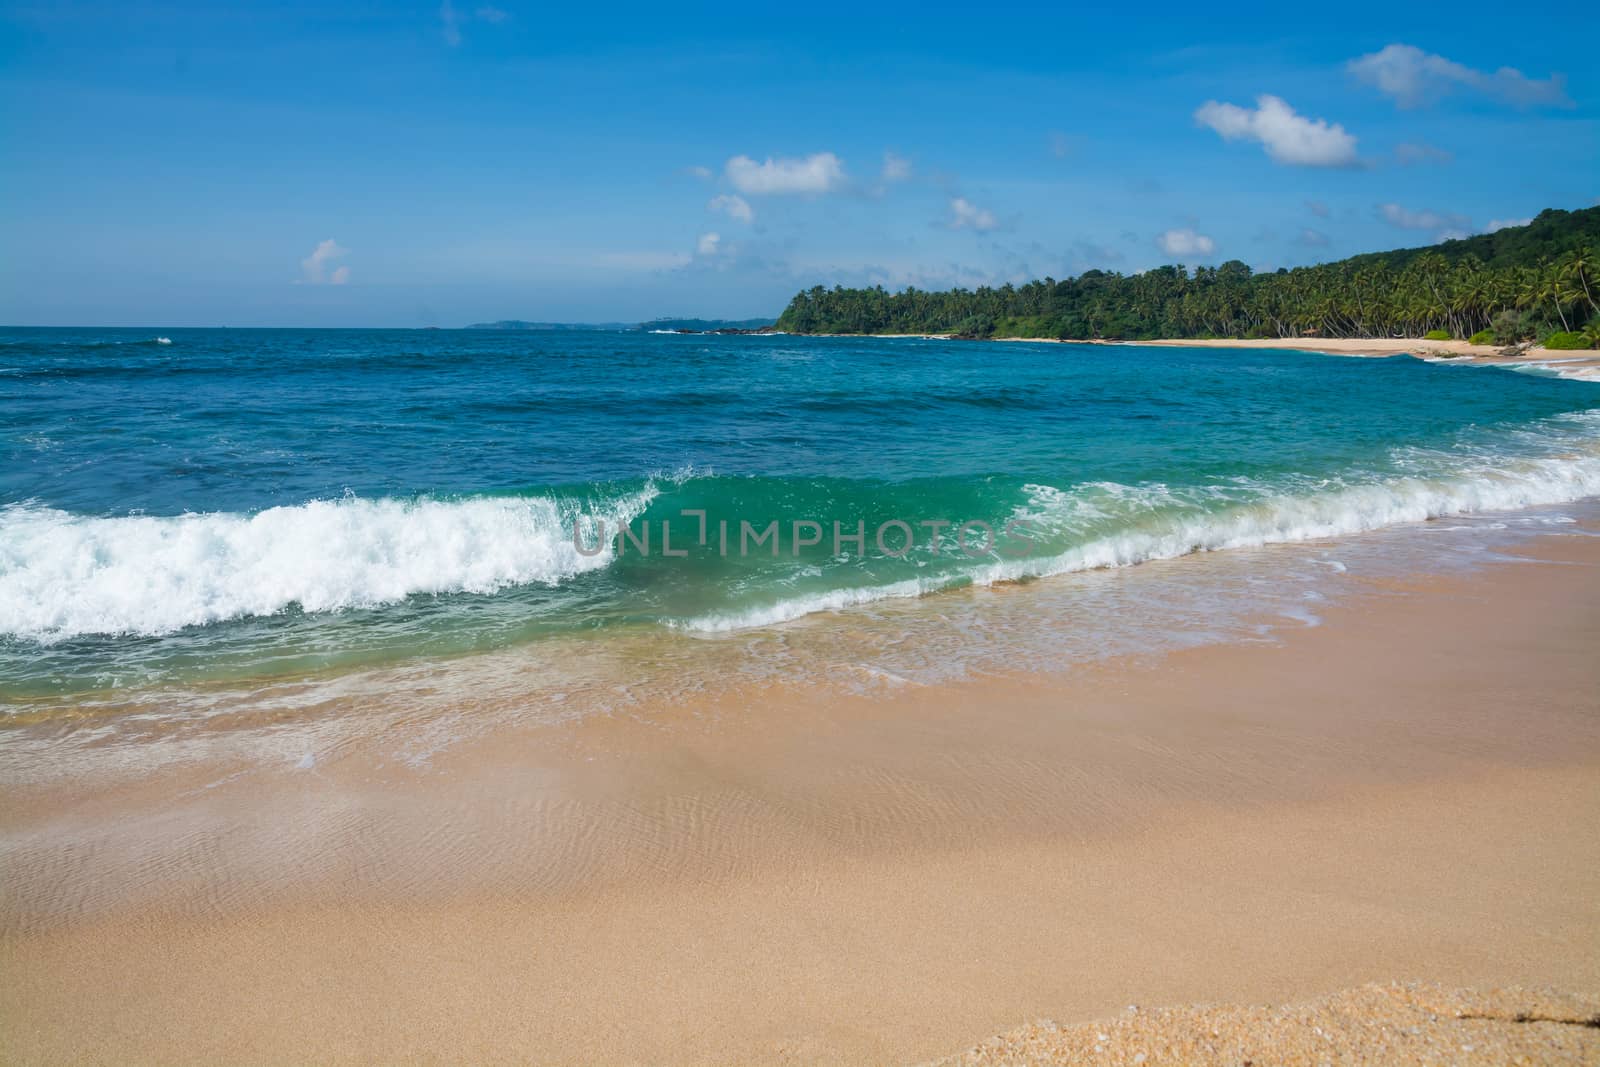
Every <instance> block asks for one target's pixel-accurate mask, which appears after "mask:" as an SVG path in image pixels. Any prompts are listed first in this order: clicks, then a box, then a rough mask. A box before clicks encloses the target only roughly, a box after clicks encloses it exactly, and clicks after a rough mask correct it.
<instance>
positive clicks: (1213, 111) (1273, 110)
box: [1194, 93, 1356, 167]
mask: <svg viewBox="0 0 1600 1067" xmlns="http://www.w3.org/2000/svg"><path fill="white" fill-rule="evenodd" d="M1194 119H1195V121H1196V122H1198V123H1200V125H1202V126H1209V127H1211V128H1212V129H1213V130H1216V131H1217V132H1218V133H1219V134H1221V135H1222V139H1223V140H1225V141H1238V140H1246V141H1259V142H1261V145H1262V147H1263V148H1265V149H1266V150H1267V155H1269V156H1271V157H1272V159H1273V160H1274V161H1275V162H1278V163H1287V164H1289V165H1291V166H1297V167H1348V166H1350V165H1352V164H1354V163H1355V162H1356V139H1355V138H1354V137H1352V136H1351V135H1350V134H1348V133H1346V132H1345V129H1344V127H1343V126H1341V125H1339V124H1338V123H1333V124H1332V125H1329V124H1328V122H1326V121H1325V120H1323V119H1308V118H1306V117H1304V116H1303V115H1297V114H1295V110H1294V108H1292V107H1290V106H1289V105H1288V104H1287V103H1285V102H1284V101H1283V100H1282V99H1280V98H1278V97H1276V96H1273V95H1271V94H1270V93H1263V94H1262V95H1261V96H1258V97H1256V106H1255V110H1251V109H1250V108H1244V107H1239V106H1238V105H1236V104H1222V103H1218V102H1217V101H1215V100H1207V101H1206V102H1205V103H1204V104H1202V105H1200V107H1199V108H1198V109H1197V110H1196V111H1195V113H1194Z"/></svg>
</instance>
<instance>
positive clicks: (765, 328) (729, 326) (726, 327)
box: [464, 318, 776, 333]
mask: <svg viewBox="0 0 1600 1067" xmlns="http://www.w3.org/2000/svg"><path fill="white" fill-rule="evenodd" d="M775 328H776V327H775V326H774V325H773V320H772V319H770V318H768V319H651V320H650V321H649V322H598V323H583V322H526V321H524V320H522V319H501V320H500V321H499V322H474V323H472V324H471V325H469V326H466V327H464V329H468V330H546V331H556V330H613V331H617V330H626V331H640V330H642V331H645V332H650V331H652V330H653V331H655V332H657V333H771V332H772V331H773V330H774V329H775Z"/></svg>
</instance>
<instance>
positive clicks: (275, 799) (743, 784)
mask: <svg viewBox="0 0 1600 1067" xmlns="http://www.w3.org/2000/svg"><path fill="white" fill-rule="evenodd" d="M1590 533H1591V536H1574V537H1561V538H1555V539H1546V540H1543V541H1539V542H1535V543H1533V544H1532V545H1530V546H1529V547H1528V549H1527V551H1526V552H1525V553H1524V555H1525V556H1526V557H1527V558H1528V559H1529V560H1531V561H1532V562H1507V563H1502V564H1498V565H1495V566H1492V567H1490V568H1488V569H1486V570H1483V571H1481V572H1477V573H1474V574H1471V575H1467V576H1465V577H1458V578H1449V579H1438V580H1432V579H1430V580H1419V581H1417V582H1414V583H1405V582H1398V583H1397V582H1394V581H1389V582H1384V583H1376V584H1374V585H1373V586H1372V587H1371V588H1369V589H1368V590H1366V592H1365V593H1364V594H1362V595H1361V596H1359V597H1357V598H1356V599H1354V600H1352V601H1350V602H1349V603H1345V604H1342V605H1341V606H1339V607H1338V608H1337V609H1335V610H1333V611H1331V612H1330V613H1329V617H1328V619H1327V621H1326V622H1325V623H1324V624H1323V625H1322V626H1320V627H1316V628H1307V629H1304V630H1297V631H1292V632H1290V633H1289V634H1287V635H1285V636H1284V637H1283V639H1282V640H1281V642H1279V643H1275V644H1265V645H1263V644H1235V645H1226V646H1213V647H1206V648H1198V649H1191V650H1186V651H1182V652H1177V653H1172V654H1169V655H1167V656H1164V657H1158V658H1156V659H1155V660H1151V659H1149V658H1148V657H1146V658H1141V659H1131V660H1118V661H1113V662H1108V663H1105V664H1101V665H1098V666H1095V667H1093V668H1089V669H1085V670H1083V671H1080V672H1076V673H1074V674H1071V675H1068V676H1063V677H1057V678H1048V679H1008V678H988V679H982V680H978V681H975V682H970V683H965V684H952V685H947V686H925V687H916V688H914V689H912V690H908V691H904V692H900V693H898V694H895V695H893V696H890V697H886V698H879V699H852V700H846V699H830V700H827V701H818V700H816V699H815V697H814V694H812V693H809V692H807V691H804V690H795V689H793V688H787V689H775V690H774V689H766V690H760V691H751V692H746V693H743V694H739V695H735V696H731V697H727V698H720V699H718V700H715V701H706V702H702V703H700V704H698V705H695V706H692V707H689V708H684V709H677V710H672V711H664V710H663V711H659V713H651V712H650V711H649V709H646V710H645V711H643V712H640V713H638V714H633V715H625V716H607V717H600V718H595V719H587V720H582V721H578V722H571V723H556V724H550V725H542V726H538V727H533V726H526V727H520V728H518V727H508V728H506V729H502V730H499V731H497V732H496V734H495V735H493V736H491V737H485V738H480V739H477V740H475V741H473V742H472V743H470V744H464V745H461V746H458V747H457V748H455V749H451V750H449V751H446V752H444V753H442V754H441V755H440V756H439V757H438V758H437V759H435V760H434V761H433V762H432V763H430V764H429V765H427V766H426V767H425V768H422V769H412V768H403V767H397V766H394V765H393V764H392V763H390V762H389V761H388V760H387V759H386V757H385V754H384V753H383V752H380V751H376V750H373V749H371V748H366V749H363V748H361V747H359V746H356V747H352V748H350V749H348V750H345V751H341V752H338V753H335V754H332V755H330V756H329V757H328V758H326V759H319V760H318V762H317V763H316V765H315V766H314V767H313V768H309V769H307V768H294V767H293V764H292V763H291V762H290V761H288V760H286V761H285V763H284V765H283V766H282V767H276V768H266V769H260V768H258V769H256V771H255V772H254V773H247V774H242V775H239V776H237V777H232V778H230V777H229V775H234V774H236V773H237V772H238V771H239V768H238V767H235V766H233V765H229V764H224V763H220V762H218V763H212V764H204V763H203V764H201V765H199V766H195V767H190V768H185V769H183V770H182V771H181V772H180V773H170V774H163V775H159V776H151V777H150V778H149V779H148V780H145V781H142V782H131V783H130V782H126V781H123V782H118V783H115V784H114V785H113V786H108V787H105V788H98V789H97V788H96V787H95V785H94V784H92V783H84V782H81V781H57V782H53V783H46V784H41V785H39V786H36V787H28V788H21V787H18V786H17V785H16V784H15V783H12V784H9V785H7V786H6V788H5V792H6V793H7V801H8V803H7V804H6V805H5V806H4V810H5V814H4V815H3V816H0V834H3V837H0V841H3V845H4V854H5V857H6V863H5V866H6V869H7V870H8V871H9V872H11V873H10V874H9V875H8V882H9V890H8V892H7V894H6V895H5V898H4V901H3V902H0V919H3V921H0V931H3V939H0V957H3V958H4V960H5V962H6V971H7V974H8V975H11V976H14V980H13V981H10V982H8V983H7V986H6V988H5V989H3V990H0V1019H3V1020H4V1021H5V1022H4V1026H5V1029H6V1030H7V1031H8V1032H9V1035H10V1036H9V1038H8V1044H9V1045H10V1047H11V1049H12V1053H11V1054H12V1055H13V1056H14V1057H15V1059H16V1060H17V1061H18V1062H43V1061H49V1060H59V1059H62V1058H91V1059H105V1058H121V1059H160V1060H169V1061H175V1062H176V1061H190V1062H199V1061H204V1060H208V1059H210V1060H216V1059H239V1058H242V1057H247V1056H248V1055H249V1054H250V1051H251V1050H252V1049H253V1050H257V1051H259V1050H260V1049H262V1048H271V1049H273V1050H274V1051H275V1055H278V1056H281V1057H282V1058H287V1059H295V1058H318V1059H352V1058H368V1059H371V1058H379V1059H392V1058H403V1057H411V1058H417V1057H422V1058H427V1057H429V1056H435V1057H444V1056H448V1055H451V1054H455V1055H461V1054H463V1053H466V1054H471V1052H472V1050H478V1052H480V1053H483V1054H484V1055H488V1054H490V1053H491V1051H493V1050H499V1052H500V1054H501V1055H504V1052H505V1050H507V1049H515V1050H520V1051H522V1052H523V1054H525V1055H528V1056H530V1057H533V1058H539V1059H551V1060H555V1061H566V1062H583V1061H591V1062H592V1061H605V1062H616V1061H622V1060H643V1061H648V1062H681V1063H690V1062H708V1061H711V1062H727V1061H740V1062H795V1061H816V1060H823V1061H829V1062H909V1061H913V1060H920V1059H928V1058H934V1057H938V1056H943V1055H949V1054H951V1053H953V1052H955V1051H956V1050H958V1049H960V1048H962V1047H966V1046H969V1045H970V1044H971V1043H972V1042H974V1041H976V1040H980V1039H982V1038H983V1037H984V1036H985V1035H988V1034H992V1033H998V1032H1001V1031H1003V1030H1007V1029H1009V1028H1011V1027H1014V1026H1016V1025H1018V1024H1020V1023H1023V1022H1026V1021H1027V1020H1029V1019H1032V1018H1038V1017H1040V1016H1051V1017H1054V1018H1058V1019H1096V1018H1104V1017H1107V1016H1108V1015H1111V1014H1115V1013H1116V1012H1117V1011H1119V1010H1120V1009H1121V1008H1122V1007H1123V1006H1124V1005H1125V1004H1128V1003H1130V1002H1133V1003H1144V1004H1179V1003H1189V1002H1195V1001H1206V1002H1213V1003H1214V1002H1218V1001H1240V1002H1259V1001H1261V1000H1285V999H1304V998H1308V997H1315V996H1320V995H1324V994H1327V993H1330V992H1332V991H1334V990H1337V989H1341V988H1346V987H1349V986H1352V985H1358V984H1360V983H1363V982H1368V981H1373V980H1391V979H1403V980H1422V981H1430V982H1439V983H1442V984H1445V985H1449V986H1485V985H1495V986H1498V985H1503V984H1506V983H1512V984H1521V985H1530V986H1545V985H1550V986H1557V987H1561V988H1566V989H1571V990H1574V991H1577V992H1584V991H1593V990H1595V989H1596V988H1600V968H1597V965H1596V963H1595V960H1596V958H1597V957H1596V954H1595V953H1594V952H1593V951H1592V949H1593V946H1594V945H1595V944H1596V943H1597V941H1600V909H1597V908H1596V906H1595V903H1594V901H1595V894H1594V888H1595V884H1594V876H1593V871H1594V870H1596V869H1600V844H1596V843H1594V842H1593V841H1592V840H1591V837H1592V835H1584V834H1581V833H1573V832H1572V830H1573V828H1575V827H1581V826H1583V825H1589V824H1592V822H1593V821H1594V819H1595V818H1596V816H1600V760H1597V759H1596V758H1595V757H1594V755H1593V754H1594V753H1595V752H1597V751H1600V743H1597V742H1600V723H1597V722H1596V721H1595V719H1594V715H1593V712H1594V698H1593V694H1594V693H1595V692H1596V691H1600V665H1597V664H1596V663H1595V662H1594V658H1593V655H1592V651H1593V648H1594V647H1595V645H1596V642H1597V640H1600V617H1597V614H1596V612H1595V611H1594V608H1593V605H1594V604H1595V603H1597V602H1600V538H1596V537H1594V536H1592V533H1593V531H1590ZM1152 668H1156V669H1152ZM218 750H219V751H220V750H221V749H220V748H219V749H218ZM1530 828H1532V829H1534V830H1536V831H1537V832H1530ZM1285 944H1294V945H1295V948H1296V951H1295V952H1294V953H1293V954H1286V953H1284V952H1283V951H1282V948H1283V946H1284V945H1285ZM931 974H938V975H940V976H941V981H940V982H938V983H933V984H930V983H929V982H928V981H927V980H926V979H927V976H929V975H931Z"/></svg>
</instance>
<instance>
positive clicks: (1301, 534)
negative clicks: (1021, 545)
mask: <svg viewBox="0 0 1600 1067" xmlns="http://www.w3.org/2000/svg"><path fill="white" fill-rule="evenodd" d="M1567 421H1568V422H1569V423H1572V424H1573V425H1574V428H1577V429H1579V430H1580V432H1581V431H1582V430H1585V429H1591V428H1593V427H1595V426H1596V425H1597V424H1600V413H1597V412H1585V413H1582V414H1580V415H1574V416H1569V417H1567ZM1571 449H1572V450H1568V451H1563V452H1562V453H1561V454H1560V455H1555V456H1545V457H1542V458H1522V459H1509V458H1500V459H1498V460H1496V459H1494V458H1492V457H1487V456H1485V457H1474V456H1470V455H1467V456H1455V457H1446V458H1450V459H1452V460H1453V466H1454V470H1452V471H1448V472H1445V471H1438V470H1437V469H1436V470H1435V471H1434V472H1432V473H1431V474H1430V475H1429V476H1423V475H1420V474H1419V475H1418V476H1414V477H1411V476H1396V477H1390V478H1385V479H1377V480H1374V481H1371V482H1369V483H1367V484H1354V485H1341V486H1336V487H1331V488H1323V487H1311V486H1308V487H1306V488H1305V489H1302V490H1299V491H1295V492H1285V493H1279V494H1270V493H1261V492H1259V490H1258V489H1257V491H1255V492H1254V493H1252V492H1251V491H1250V488H1247V487H1245V486H1243V485H1238V486H1236V485H1229V486H1226V487H1213V488H1211V489H1209V490H1198V491H1188V492H1177V491H1174V490H1171V489H1169V488H1168V487H1166V486H1162V485H1151V486H1125V485H1118V484H1116V483H1096V484H1094V485H1091V486H1080V487H1078V489H1077V490H1074V491H1070V492H1069V491H1063V490H1061V489H1057V488H1055V487H1052V486H1047V485H1034V486H1028V487H1027V489H1028V491H1029V504H1028V506H1026V507H1023V508H1018V509H1017V515H1016V517H1018V518H1025V519H1028V520H1029V521H1030V522H1032V523H1034V524H1035V528H1037V529H1045V530H1048V529H1051V528H1052V527H1054V528H1056V529H1058V530H1059V529H1062V528H1065V529H1068V530H1071V529H1077V528H1082V527H1083V525H1084V523H1085V520H1102V519H1104V518H1106V517H1107V516H1108V515H1111V514H1115V515H1116V516H1117V517H1118V518H1119V519H1120V520H1121V521H1119V522H1116V523H1115V524H1114V528H1113V529H1112V530H1110V531H1107V532H1104V533H1101V534H1098V535H1096V534H1090V535H1088V536H1087V537H1086V538H1085V539H1084V540H1082V541H1081V542H1080V543H1077V544H1074V545H1073V546H1072V547H1070V548H1068V549H1066V550H1065V551H1061V552H1058V553H1054V554H1050V555H1042V554H1040V555H1034V556H1033V557H1031V558H1026V559H1017V560H993V561H987V562H985V561H976V560H975V561H973V563H972V564H971V565H970V566H968V567H965V568H961V569H959V570H955V571H950V572H946V573H945V574H943V575H939V576H936V577H930V578H925V579H916V580H906V581H898V582H893V583H888V584H885V585H881V586H862V587H856V588H851V589H838V590H829V591H824V592H817V593H810V594H805V595H801V596H796V597H792V598H785V599H782V600H779V601H777V602H775V603H772V604H767V605H763V606H759V607H753V608H749V609H746V610H743V611H738V612H724V613H717V614H708V615H704V616H700V617H697V618H694V619H688V620H682V621H678V622H675V623H674V625H676V626H677V627H679V628H681V629H686V630H695V631H701V632H708V633H721V632H728V631H733V630H740V629H748V628H752V627H761V626H771V625H774V624H776V623H782V622H787V621H789V620H792V619H797V618H800V617H801V616H804V615H809V614H812V613H813V612H822V611H840V610H844V609H848V608H853V607H859V606H861V605H865V604H870V603H873V602H875V601H881V600H888V599H896V598H905V597H918V596H924V595H927V594H929V593H933V592H938V591H940V590H942V589H948V588H950V587H952V586H956V585H965V584H968V583H971V584H973V585H978V586H988V585H994V584H997V583H1001V582H1010V581H1018V580H1022V579H1026V578H1037V577H1047V576H1050V575H1057V574H1067V573H1072V572H1077V571H1087V570H1097V569H1102V568H1110V567H1126V566H1131V565H1134V564H1138V563H1144V562H1147V561H1150V560H1160V559H1176V558H1179V557H1181V556H1187V555H1191V554H1193V553H1197V552H1213V551H1220V550H1227V549H1240V548H1259V547H1262V546H1265V545H1272V544H1284V543H1290V542H1297V541H1311V540H1320V539H1324V538H1332V537H1343V536H1349V535H1352V534H1359V533H1364V532H1367V531H1370V530H1377V529H1381V528H1385V527H1391V526H1399V525H1402V524H1406V523H1419V522H1424V521H1427V520H1430V519H1437V518H1441V517H1445V516H1452V515H1467V514H1473V513H1478V512H1494V511H1507V510H1513V509H1518V508H1527V507H1537V506H1540V505H1546V504H1558V503H1565V502H1568V501H1574V500H1581V499H1584V498H1586V497H1592V496H1600V449H1597V446H1596V443H1595V441H1594V439H1593V438H1592V437H1587V435H1586V439H1585V438H1574V439H1573V440H1572V441H1571ZM1433 458H1434V459H1436V460H1437V459H1438V458H1440V457H1439V455H1438V454H1434V457H1433ZM1397 459H1398V460H1400V461H1401V463H1402V465H1404V464H1405V461H1406V457H1397ZM1413 462H1415V463H1416V465H1417V466H1418V467H1419V468H1420V467H1422V466H1423V465H1424V464H1423V463H1422V462H1421V460H1413ZM1207 494H1209V495H1211V496H1212V498H1213V499H1212V500H1211V501H1210V502H1209V503H1210V506H1207V502H1206V501H1204V500H1203V499H1200V498H1201V497H1203V496H1205V495H1207ZM1251 495H1254V497H1255V499H1253V500H1248V502H1239V501H1240V500H1241V498H1244V497H1249V496H1251ZM1108 502H1110V503H1115V504H1116V507H1114V508H1113V507H1109V506H1107V505H1108ZM1101 525H1104V524H1103V523H1102V524H1101Z"/></svg>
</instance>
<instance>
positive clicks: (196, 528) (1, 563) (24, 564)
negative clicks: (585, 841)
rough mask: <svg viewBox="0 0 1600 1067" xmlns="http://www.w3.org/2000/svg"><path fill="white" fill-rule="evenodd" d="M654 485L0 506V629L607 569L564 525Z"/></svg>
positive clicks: (170, 616) (276, 608)
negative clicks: (109, 508)
mask: <svg viewBox="0 0 1600 1067" xmlns="http://www.w3.org/2000/svg"><path fill="white" fill-rule="evenodd" d="M655 495H656V488H655V486H654V483H650V484H647V485H646V486H645V488H643V489H641V490H639V491H638V492H636V493H633V494H630V495H628V496H625V497H623V498H621V499H619V500H615V501H612V502H611V503H610V504H609V505H607V506H603V507H599V508H593V509H591V508H587V507H583V506H582V505H580V504H579V503H577V502H574V503H572V504H570V505H569V504H566V503H564V502H561V501H558V500H555V499H551V498H547V497H481V498H473V499H466V500H435V499H429V498H422V499H418V500H409V501H408V500H395V499H390V498H381V499H365V498H360V497H347V498H345V499H342V500H317V501H311V502H310V503H306V504H299V505H295V506H289V507H276V508H269V509H267V510H264V511H260V512H257V513H254V514H238V513H226V512H217V513H209V514H190V515H181V516H172V517H154V516H127V517H119V518H95V517H89V516H82V515H73V514H70V513H68V512H65V511H59V510H57V509H54V508H46V507H39V506H34V505H27V504H21V505H12V506H10V507H6V508H4V509H0V633H6V634H11V635H14V636H18V637H25V638H31V639H34V640H38V641H41V642H45V643H49V642H54V641H60V640H64V639H67V638H71V637H77V636H83V635H88V634H140V635H157V634H165V633H172V632H174V631H176V630H180V629H183V628H184V627H187V626H198V625H204V624H207V623H213V622H221V621H223V620H227V619H237V618H244V617H249V616H261V615H274V614H277V613H280V612H283V611H285V610H287V609H289V608H290V607H292V606H295V605H298V606H299V607H300V608H301V609H302V610H304V611H307V612H329V611H343V610H348V609H353V608H371V607H377V606H380V605H383V604H388V603H394V602H396V601H399V600H403V599H405V598H406V597H408V596H413V595H417V594H440V593H493V592H496V591H498V590H501V589H505V588H508V587H510V586H515V585H526V584H530V583H545V584H555V583H558V582H561V581H563V580H565V579H568V578H571V577H573V576H575V575H577V574H580V573H582V572H585V571H592V570H597V569H600V568H603V567H605V566H606V565H607V564H609V563H610V562H611V560H612V558H613V557H612V551H613V550H612V547H611V546H609V545H606V546H602V547H601V550H600V551H599V552H597V553H596V554H595V555H592V556H585V555H583V554H582V553H580V552H578V551H577V549H576V548H575V547H574V545H573V523H574V522H577V523H579V525H580V529H581V530H582V531H583V532H584V534H585V536H586V537H587V540H586V541H585V543H586V544H592V543H594V537H593V523H595V522H596V521H599V520H601V519H603V520H605V521H606V522H607V523H608V525H616V524H619V523H623V522H628V521H630V520H631V519H633V518H634V517H636V516H637V515H638V514H640V513H641V512H642V511H643V510H644V508H645V507H646V506H647V505H648V504H649V503H650V501H651V500H652V499H654V497H655Z"/></svg>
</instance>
